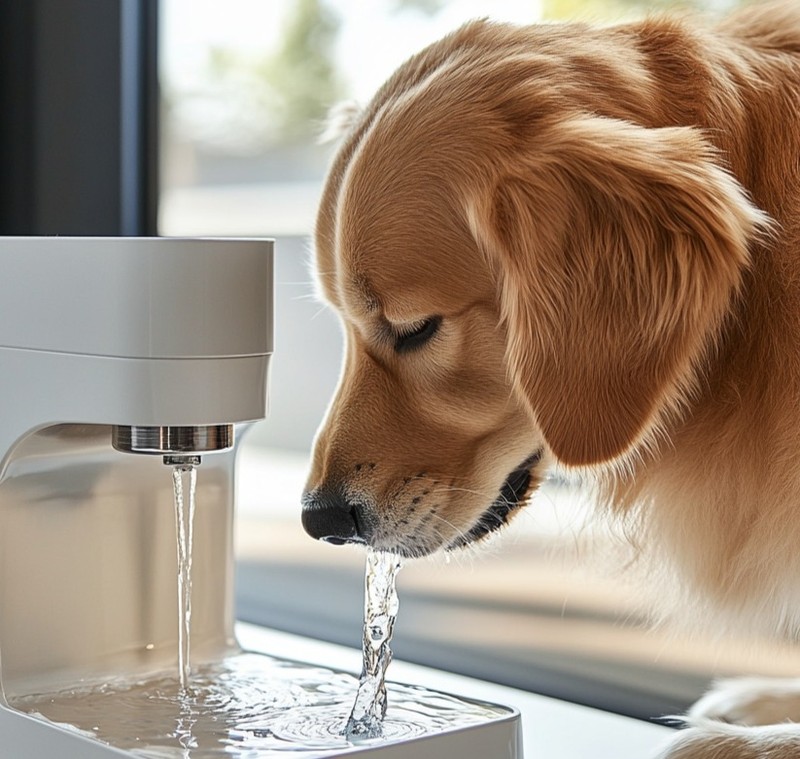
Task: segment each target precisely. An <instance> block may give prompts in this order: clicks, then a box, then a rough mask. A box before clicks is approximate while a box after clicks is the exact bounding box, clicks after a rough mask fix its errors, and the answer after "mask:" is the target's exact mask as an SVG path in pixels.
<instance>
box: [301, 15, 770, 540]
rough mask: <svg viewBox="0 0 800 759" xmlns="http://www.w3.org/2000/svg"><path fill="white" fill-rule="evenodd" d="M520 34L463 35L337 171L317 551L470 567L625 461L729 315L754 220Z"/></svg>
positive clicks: (318, 459) (320, 235)
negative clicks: (597, 104)
mask: <svg viewBox="0 0 800 759" xmlns="http://www.w3.org/2000/svg"><path fill="white" fill-rule="evenodd" d="M520 34H521V32H520V31H519V30H513V29H511V28H510V27H501V26H492V25H487V24H475V25H471V26H469V27H466V28H465V29H463V30H461V32H459V33H458V34H456V35H454V36H452V37H450V38H447V39H446V40H444V41H443V42H441V43H438V45H434V46H433V47H432V48H430V49H429V50H427V51H425V52H424V53H422V54H421V55H420V56H418V57H417V58H415V59H412V60H411V61H410V62H409V63H407V64H406V65H405V66H404V67H403V68H402V69H401V70H400V71H399V72H398V73H397V74H396V75H395V76H394V77H393V79H391V80H390V81H389V82H388V83H387V85H385V86H384V88H383V89H382V90H381V92H380V93H379V94H378V95H377V96H376V98H375V100H374V101H373V103H372V104H371V105H370V106H369V107H368V108H367V109H366V110H364V111H363V112H362V113H361V114H360V115H359V117H358V119H357V120H356V122H355V124H354V125H353V126H352V128H351V130H350V133H349V135H348V137H347V139H346V140H345V142H344V143H343V145H342V146H341V148H340V150H339V153H338V156H337V158H336V160H335V162H334V164H333V166H332V169H331V172H330V175H329V177H328V181H327V184H326V188H325V191H324V195H323V198H322V202H321V206H320V211H319V216H318V221H317V228H316V261H317V268H318V277H319V281H320V284H321V287H322V290H323V293H324V296H325V297H326V299H327V300H328V301H329V302H330V303H331V304H332V305H333V307H334V308H335V309H336V311H337V312H338V313H339V315H340V316H341V319H342V322H343V324H344V329H345V333H346V345H347V348H346V358H345V363H344V368H343V372H342V376H341V381H340V385H339V388H338V391H337V393H336V396H335V398H334V399H333V401H332V403H331V406H330V408H329V412H328V415H327V419H326V421H325V423H324V425H323V427H322V429H321V430H320V432H319V435H318V438H317V441H316V446H315V451H314V458H313V466H312V471H311V474H310V477H309V481H308V486H307V490H306V493H305V494H304V513H303V522H304V525H305V527H306V529H307V530H308V532H309V533H310V534H311V535H313V536H315V537H318V538H323V539H328V540H331V541H334V542H345V541H349V540H363V541H365V542H368V543H370V544H372V545H374V546H375V547H378V548H382V549H387V550H388V549H393V550H396V551H399V552H400V553H403V554H406V555H424V554H427V553H430V552H432V551H434V550H436V549H438V548H442V547H455V546H459V545H463V544H465V543H468V542H471V541H473V540H475V539H477V538H480V537H482V536H484V535H485V534H487V533H488V532H490V531H492V530H494V529H495V528H497V527H499V526H501V525H503V524H505V523H506V522H507V521H508V519H509V518H510V517H511V516H512V515H513V514H514V513H516V512H517V511H518V510H519V508H520V506H521V505H522V503H523V501H524V499H525V497H526V495H527V494H528V492H529V491H530V490H531V489H532V488H533V487H535V485H536V484H537V483H538V482H539V480H540V478H541V476H542V471H543V470H544V467H545V466H546V465H547V463H548V462H549V461H551V460H553V459H555V460H558V461H560V462H562V463H564V464H566V465H573V466H587V465H595V464H601V463H604V462H610V461H616V460H619V459H620V458H622V457H625V456H627V455H630V454H631V452H633V451H636V450H640V449H641V447H642V445H644V444H647V443H648V442H649V441H651V440H652V438H653V435H654V431H655V430H656V429H657V428H658V426H659V424H660V423H661V422H663V420H664V417H665V414H667V413H669V412H671V411H675V410H676V409H677V408H678V406H679V405H680V404H681V402H682V400H683V399H684V398H685V397H686V394H687V392H688V391H690V390H691V384H692V378H693V377H694V376H695V368H696V365H697V364H698V362H699V361H700V360H701V359H702V358H703V356H704V355H705V354H706V353H707V351H708V349H709V347H710V346H711V344H712V342H713V340H714V337H715V335H716V334H717V333H718V331H719V326H720V323H721V320H722V319H723V318H724V315H725V313H726V312H727V310H728V309H729V305H730V302H731V300H732V298H734V297H735V293H736V290H737V287H738V285H739V282H740V278H741V274H742V271H743V269H744V268H745V266H746V264H747V246H748V239H749V238H750V237H751V235H752V234H753V231H754V229H755V227H756V226H757V225H758V224H759V222H760V219H759V215H758V212H757V211H755V210H754V209H753V208H752V207H751V206H750V205H749V203H748V202H747V200H746V198H745V197H744V194H743V192H742V190H741V188H740V187H739V186H738V184H737V183H736V182H735V180H733V179H732V177H731V176H730V175H729V174H728V173H726V172H725V171H724V170H723V169H721V168H720V167H719V165H718V162H717V156H716V154H715V152H714V150H713V149H712V148H711V147H710V145H709V144H708V143H707V142H706V141H705V140H704V138H703V136H702V135H701V134H700V133H699V132H697V131H696V130H694V129H691V128H646V127H644V126H637V125H634V124H633V123H631V122H629V121H624V120H622V119H617V118H613V117H611V116H598V115H596V112H595V113H592V112H590V109H589V108H588V107H583V106H581V104H580V103H579V102H578V101H579V100H580V98H577V99H576V95H575V92H572V90H570V92H568V93H567V95H564V94H560V91H559V90H558V87H559V85H558V82H559V81H560V80H559V71H558V70H555V69H554V70H552V71H550V70H548V68H547V66H546V65H545V62H543V61H544V59H543V58H542V56H541V55H539V54H530V55H527V56H526V55H523V54H522V52H521V50H520V48H519V35H520ZM549 65H550V66H551V68H552V67H553V66H556V68H557V59H556V63H553V62H552V61H551V63H550V64H549ZM607 65H608V64H606V66H607ZM561 73H563V71H562V72H561ZM620 76H622V74H620ZM620 86H621V85H620ZM629 86H630V87H633V88H635V87H636V86H639V85H637V84H636V83H635V82H634V83H633V84H630V85H629ZM570 87H571V88H572V89H574V90H576V92H579V90H580V88H576V87H575V85H574V83H572V84H570ZM567 89H569V88H567ZM594 97H597V93H596V92H594V90H592V91H591V92H587V94H586V98H594ZM641 97H642V98H645V99H646V93H641ZM595 110H596V109H595Z"/></svg>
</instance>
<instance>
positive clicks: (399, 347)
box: [390, 316, 442, 353]
mask: <svg viewBox="0 0 800 759" xmlns="http://www.w3.org/2000/svg"><path fill="white" fill-rule="evenodd" d="M441 323H442V317H441V316H429V317H428V318H427V319H422V320H420V321H418V322H412V323H410V324H404V325H402V326H399V325H393V326H392V327H390V329H391V331H392V339H393V342H394V349H395V351H396V352H397V353H408V352H410V351H413V350H416V349H417V348H421V347H422V346H423V345H424V344H425V343H427V342H428V341H429V340H430V339H431V338H432V337H433V336H434V335H435V334H436V333H437V332H438V331H439V327H440V326H441Z"/></svg>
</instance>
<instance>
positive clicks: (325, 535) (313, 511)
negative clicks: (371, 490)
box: [302, 488, 364, 545]
mask: <svg viewBox="0 0 800 759" xmlns="http://www.w3.org/2000/svg"><path fill="white" fill-rule="evenodd" d="M302 518H303V527H304V528H305V531H306V532H307V533H308V534H309V535H311V537H312V538H317V540H324V541H326V542H328V543H334V544H336V545H342V544H344V543H361V542H363V540H364V538H363V536H362V535H360V534H359V529H358V519H357V516H356V508H355V506H353V505H352V504H351V503H349V502H348V501H347V499H346V498H345V497H344V496H343V495H342V494H341V493H340V492H338V490H326V489H322V488H317V489H315V490H311V491H308V492H306V493H303V517H302Z"/></svg>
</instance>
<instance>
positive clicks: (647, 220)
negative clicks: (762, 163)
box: [471, 116, 767, 465]
mask: <svg viewBox="0 0 800 759" xmlns="http://www.w3.org/2000/svg"><path fill="white" fill-rule="evenodd" d="M535 142H536V144H534V145H533V146H532V147H531V148H530V149H529V150H526V154H525V156H524V157H523V159H522V160H521V161H520V162H519V163H517V164H515V165H514V166H513V167H507V168H506V169H505V170H504V171H503V172H502V175H501V177H500V178H499V179H498V181H497V182H496V186H495V188H494V191H493V192H492V193H489V195H490V196H491V200H489V201H488V202H487V201H485V200H483V201H481V202H476V203H475V207H474V208H473V213H472V214H471V218H472V221H473V231H474V232H475V234H476V235H477V236H478V237H479V238H482V239H481V240H480V242H481V243H482V245H483V247H484V248H485V249H486V250H487V253H488V254H489V256H490V257H491V259H492V260H493V264H494V265H495V266H496V268H497V270H498V272H499V279H500V286H501V295H500V298H501V309H502V315H503V318H504V320H505V322H506V324H507V328H508V350H507V357H508V363H509V368H510V371H511V373H512V379H513V381H514V382H515V384H516V386H517V387H518V388H519V389H520V390H521V392H522V394H523V397H524V398H525V399H526V401H527V402H528V403H529V405H530V410H531V411H532V413H533V414H534V416H535V418H536V420H537V422H538V424H539V426H540V428H541V430H542V433H543V435H544V437H545V440H546V442H547V444H548V445H549V447H550V448H551V449H552V451H553V453H554V454H555V455H556V457H557V458H558V459H560V460H561V461H562V462H564V463H566V464H572V465H586V464H594V463H600V462H605V461H610V460H613V459H615V458H617V457H620V456H622V455H624V454H625V453H627V452H629V451H630V450H631V449H632V448H634V447H635V446H636V445H637V444H638V443H640V442H642V441H643V440H645V439H647V438H648V436H649V435H650V434H651V433H652V432H653V431H654V429H655V428H656V427H657V425H658V422H659V419H660V417H661V415H662V414H663V413H664V412H665V411H667V410H674V409H675V408H676V407H677V406H679V405H680V404H681V402H682V400H683V398H684V397H685V394H686V392H687V391H688V390H690V388H691V383H692V377H693V375H694V368H695V366H696V365H697V363H698V362H699V361H700V360H701V359H702V358H703V356H704V355H705V352H706V351H707V350H708V348H709V347H710V345H711V344H712V343H713V341H714V339H715V336H716V335H717V334H718V332H719V327H720V322H721V320H722V318H723V316H724V315H725V313H726V311H728V310H729V308H730V304H731V302H732V299H733V298H734V297H735V294H736V291H737V288H738V287H739V285H740V281H741V277H742V273H743V271H744V269H745V267H746V266H747V264H748V260H749V253H748V246H749V243H750V242H751V240H752V238H753V237H754V235H756V234H758V230H759V228H760V227H763V226H765V225H766V224H767V220H766V217H765V216H764V215H763V214H762V213H761V212H759V211H758V210H757V209H755V208H754V207H753V206H752V205H751V204H750V203H749V201H748V200H747V197H746V195H745V193H744V191H743V190H742V188H741V186H740V185H739V184H738V183H737V182H736V180H735V179H734V178H733V177H732V176H731V175H730V174H728V173H727V172H726V171H725V170H723V169H722V168H720V166H719V165H718V163H717V162H716V161H717V159H718V156H716V155H715V151H714V149H713V148H712V147H711V146H710V145H709V144H708V143H707V142H706V141H705V140H704V139H703V137H702V135H701V134H700V133H699V132H698V131H697V130H695V129H692V128H663V129H647V128H644V127H638V126H635V125H632V124H630V123H628V122H622V121H616V120H612V119H606V118H601V117H593V116H592V117H589V116H576V117H575V118H573V119H571V120H569V121H567V122H566V123H565V122H564V121H561V122H560V123H559V124H558V125H556V126H553V128H552V129H550V130H549V131H548V130H543V131H542V133H541V135H537V139H536V141H535Z"/></svg>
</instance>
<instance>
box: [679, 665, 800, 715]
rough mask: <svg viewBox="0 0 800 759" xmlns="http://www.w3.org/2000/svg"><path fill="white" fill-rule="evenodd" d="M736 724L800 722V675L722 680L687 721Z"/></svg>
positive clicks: (695, 706)
mask: <svg viewBox="0 0 800 759" xmlns="http://www.w3.org/2000/svg"><path fill="white" fill-rule="evenodd" d="M702 719H712V720H719V721H721V722H729V723H731V724H735V725H777V724H780V723H781V722H800V679H789V678H768V677H743V678H738V679H734V680H720V681H719V682H717V683H715V684H714V687H713V688H712V689H711V690H710V691H708V693H706V694H705V695H704V696H703V697H702V698H701V699H700V700H699V701H698V702H697V703H696V704H695V705H694V706H692V708H691V709H690V710H689V713H688V715H687V719H686V721H687V722H688V723H689V724H694V723H696V722H697V721H698V720H702Z"/></svg>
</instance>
